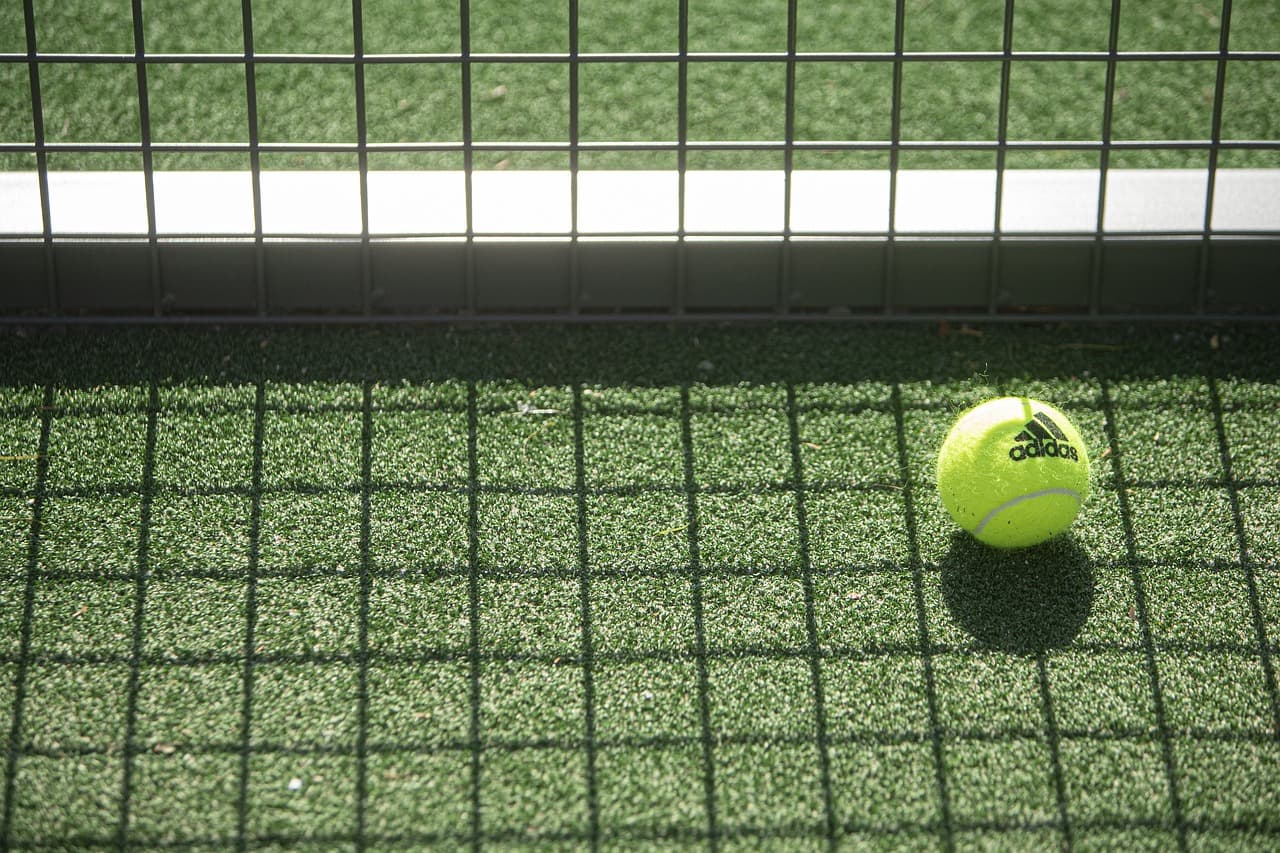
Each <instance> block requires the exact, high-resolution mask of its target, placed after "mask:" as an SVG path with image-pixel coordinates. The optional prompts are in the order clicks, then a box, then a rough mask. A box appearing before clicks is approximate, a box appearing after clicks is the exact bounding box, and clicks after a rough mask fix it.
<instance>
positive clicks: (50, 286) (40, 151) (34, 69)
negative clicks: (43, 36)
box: [22, 0, 60, 314]
mask: <svg viewBox="0 0 1280 853" xmlns="http://www.w3.org/2000/svg"><path fill="white" fill-rule="evenodd" d="M22 16H23V26H24V28H25V30H26V40H27V78H28V83H29V85H30V86H31V134H32V140H33V142H34V143H35V152H36V181H37V183H38V186H39V191H40V233H41V243H42V244H43V248H42V255H43V259H44V287H45V303H46V306H47V309H48V311H49V313H50V314H57V313H58V312H59V308H60V304H59V303H60V300H59V299H58V270H57V265H56V262H55V258H54V252H53V210H52V207H51V206H50V199H49V152H48V151H47V150H46V148H45V143H46V139H45V131H44V99H43V97H41V90H40V62H39V59H38V58H37V57H38V56H39V50H38V49H37V47H38V46H37V43H36V12H35V8H34V0H23V3H22Z"/></svg>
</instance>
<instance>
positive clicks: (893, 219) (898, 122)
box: [880, 0, 907, 314]
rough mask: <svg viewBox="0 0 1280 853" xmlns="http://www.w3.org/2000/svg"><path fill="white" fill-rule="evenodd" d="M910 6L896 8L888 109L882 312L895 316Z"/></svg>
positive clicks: (899, 1)
mask: <svg viewBox="0 0 1280 853" xmlns="http://www.w3.org/2000/svg"><path fill="white" fill-rule="evenodd" d="M906 18H907V4H906V0H896V2H895V3H894V9H893V92H892V94H891V99H890V106H889V225H888V231H887V234H886V235H885V244H884V269H883V271H882V276H883V278H882V281H881V289H880V311H881V313H883V314H892V313H893V312H894V311H893V305H894V301H895V296H896V294H895V287H894V279H895V278H896V276H897V269H896V267H897V264H896V260H897V257H896V254H897V253H896V251H895V250H896V248H897V242H898V233H897V232H898V169H899V166H900V165H901V159H902V67H903V64H904V62H903V58H902V55H903V54H904V53H905V52H906V50H905V33H906Z"/></svg>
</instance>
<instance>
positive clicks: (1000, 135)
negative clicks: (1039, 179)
mask: <svg viewBox="0 0 1280 853" xmlns="http://www.w3.org/2000/svg"><path fill="white" fill-rule="evenodd" d="M1013 2H1014V0H1005V3H1004V29H1003V31H1002V33H1001V36H1000V51H1001V53H1003V54H1004V58H1003V59H1001V60H1000V105H999V111H998V114H997V120H996V121H997V126H996V198H995V210H994V212H993V214H992V215H993V222H992V225H991V229H992V231H991V233H992V238H991V251H990V254H989V256H988V258H989V260H988V264H989V266H988V269H987V276H988V278H987V313H988V314H995V313H996V308H997V305H998V303H999V298H1000V262H1001V248H1002V238H1003V236H1004V230H1003V225H1002V223H1003V217H1004V175H1005V166H1006V160H1007V158H1008V153H1009V78H1010V76H1011V72H1012V70H1013V57H1012V54H1013Z"/></svg>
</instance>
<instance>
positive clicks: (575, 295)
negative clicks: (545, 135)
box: [569, 0, 582, 314]
mask: <svg viewBox="0 0 1280 853" xmlns="http://www.w3.org/2000/svg"><path fill="white" fill-rule="evenodd" d="M578 50H579V42H578V0H569V313H570V314H577V313H578V312H579V311H580V310H581V309H582V272H581V258H580V257H579V255H580V250H579V246H580V241H579V239H578V170H579V168H580V157H579V151H578V147H579V142H580V129H579V118H580V115H581V112H580V111H581V102H580V97H579V96H580V91H579V76H578V75H579V67H580V60H579V57H578Z"/></svg>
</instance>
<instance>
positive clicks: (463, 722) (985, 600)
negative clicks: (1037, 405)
mask: <svg viewBox="0 0 1280 853" xmlns="http://www.w3.org/2000/svg"><path fill="white" fill-rule="evenodd" d="M961 332H962V333H952V334H938V333H937V331H936V330H933V329H924V328H919V327H917V328H889V327H880V328H869V327H838V328H836V327H832V328H821V329H802V328H794V327H790V328H789V327H777V328H770V327H755V328H748V329H734V328H720V329H716V328H698V329H689V330H664V329H625V328H624V329H521V330H515V331H487V332H485V331H461V330H455V331H443V330H430V331H422V330H408V329H404V330H394V331H391V330H368V331H333V332H324V333H322V332H305V331H235V332H218V333H215V332H144V331H113V332H111V333H92V332H21V333H20V332H13V331H5V332H3V333H0V377H2V378H0V412H2V413H3V417H2V418H0V626H2V627H0V671H2V672H0V676H2V677H0V726H2V728H0V731H3V732H5V733H6V737H7V739H8V750H7V759H6V763H5V764H4V766H3V767H2V768H0V774H3V779H4V789H3V791H4V793H3V797H4V799H3V811H2V812H0V821H2V822H0V833H3V844H4V846H6V847H14V848H25V847H34V846H45V847H49V846H54V847H58V846H67V845H72V846H85V847H102V846H114V845H115V844H116V843H117V842H127V843H128V844H130V845H134V846H138V847H149V846H153V845H178V846H184V847H217V846H225V845H229V844H233V843H236V842H243V843H245V844H249V845H253V846H268V847H269V846H279V847H284V848H290V849H295V848H298V847H306V846H308V845H313V846H315V847H316V848H321V849H335V848H347V847H357V846H361V845H366V844H367V845H369V846H372V847H375V848H383V847H396V846H403V847H410V848H420V847H426V846H432V845H436V846H439V847H440V848H442V849H453V848H456V847H460V846H465V845H468V844H470V843H472V842H483V843H485V844H493V845H497V846H504V845H521V844H526V845H533V846H537V847H544V848H560V847H563V848H583V847H590V846H594V845H597V844H598V845H599V846H602V847H606V848H617V847H628V848H632V847H637V846H639V847H655V848H666V847H701V846H705V845H707V844H709V843H710V842H712V841H713V840H714V841H715V842H717V843H718V844H719V846H721V847H723V848H726V849H735V848H738V847H742V848H749V849H760V848H762V847H766V848H767V847H768V846H770V845H774V846H777V847H779V848H783V849H817V848H821V847H824V846H826V845H827V844H828V843H829V842H831V841H836V842H846V843H848V844H850V845H853V846H868V847H887V848H894V849H902V848H908V849H913V848H920V849H936V848H938V847H939V846H946V847H950V846H955V847H965V848H968V847H979V848H992V849H1018V848H1027V849H1043V848H1046V847H1058V846H1063V845H1065V846H1069V847H1078V848H1081V849H1100V848H1105V849H1113V848H1120V849H1152V850H1156V849H1159V850H1165V849H1174V848H1177V847H1179V846H1183V845H1185V846H1187V847H1190V848H1196V849H1260V848H1266V847H1272V846H1275V845H1276V844H1277V843H1278V842H1280V802H1278V801H1277V799H1276V791H1277V790H1280V738H1278V732H1277V725H1278V717H1280V703H1278V701H1277V689H1276V677H1275V660H1276V657H1277V652H1278V648H1277V644H1276V638H1277V636H1278V634H1280V547H1278V546H1277V544H1276V543H1277V538H1276V535H1275V530H1276V528H1277V525H1280V469H1278V468H1277V462H1276V456H1275V453H1274V436H1275V435H1276V433H1277V430H1278V429H1280V414H1277V413H1278V412H1280V405H1278V404H1280V368H1278V367H1277V365H1280V358H1277V355H1278V354H1280V336H1278V335H1277V333H1276V330H1274V329H1270V328H1257V329H1217V328H1214V329H1209V328H1189V329H1181V330H1172V329H1165V328H1156V329H1138V330H1132V329H1129V330H1115V331H1108V330H1097V329H1081V328H1071V327H1065V328H1056V327H1054V328H1024V329H1007V328H991V329H986V330H968V329H966V330H961ZM1010 392H1017V393H1026V394H1030V395H1034V396H1039V397H1043V398H1046V399H1049V400H1053V401H1055V402H1056V403H1057V404H1058V405H1059V406H1061V407H1062V408H1063V409H1064V410H1065V411H1067V412H1068V413H1069V414H1070V415H1071V417H1072V418H1073V420H1074V421H1075V422H1076V424H1077V426H1078V427H1079V428H1080V430H1081V432H1082V434H1083V435H1084V436H1085V439H1086V441H1087V442H1088V444H1089V450H1090V453H1091V456H1092V458H1093V459H1094V460H1095V466H1094V469H1093V483H1094V495H1093V497H1092V498H1091V500H1090V501H1089V503H1088V505H1087V506H1086V508H1085V510H1084V512H1083V514H1082V516H1081V518H1080V520H1079V523H1078V524H1077V525H1076V526H1075V527H1074V528H1073V531H1072V532H1071V533H1070V534H1069V535H1068V536H1066V537H1064V538H1061V539H1058V540H1055V541H1053V542H1051V543H1049V544H1048V545H1045V546H1043V547H1040V548H1036V549H1032V550H1028V551H1024V552H1014V553H1000V552H994V551H991V550H988V549H986V548H984V547H982V546H979V545H977V544H976V543H974V542H973V541H972V540H970V539H969V538H967V537H966V536H965V535H963V534H960V533H958V532H957V531H956V530H955V529H954V528H953V526H952V525H951V524H950V522H949V521H948V519H947V518H946V516H945V513H944V511H943V510H942V508H941V506H940V503H939V501H938V497H937V493H936V490H935V487H934V483H933V479H932V457H933V454H934V452H935V450H936V448H937V446H938V443H939V442H940V441H941V438H942V436H943V434H944V433H945V431H946V429H947V428H948V426H949V424H950V422H951V420H952V419H953V418H954V416H955V415H956V413H957V412H958V411H959V410H960V409H961V408H963V407H965V406H967V405H968V404H970V403H972V402H975V401H976V400H979V399H981V398H983V397H987V396H991V395H996V394H1003V393H1010Z"/></svg>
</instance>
